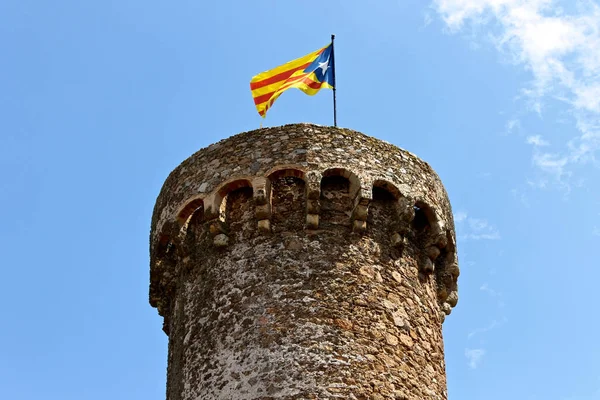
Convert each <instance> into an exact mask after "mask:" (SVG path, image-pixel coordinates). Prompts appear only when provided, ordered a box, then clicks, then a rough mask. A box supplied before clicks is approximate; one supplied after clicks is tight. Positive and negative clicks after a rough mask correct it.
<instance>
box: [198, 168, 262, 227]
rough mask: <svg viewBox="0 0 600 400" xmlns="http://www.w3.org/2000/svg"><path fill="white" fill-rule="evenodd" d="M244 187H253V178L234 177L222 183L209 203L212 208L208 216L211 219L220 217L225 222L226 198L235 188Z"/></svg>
mask: <svg viewBox="0 0 600 400" xmlns="http://www.w3.org/2000/svg"><path fill="white" fill-rule="evenodd" d="M242 188H250V189H252V180H251V179H249V178H238V179H232V180H229V181H227V182H224V183H222V184H221V185H220V186H219V187H218V188H217V190H215V193H214V194H213V198H212V201H211V202H210V203H211V204H210V205H209V207H207V208H209V209H210V210H207V211H208V214H210V215H209V216H208V217H209V218H210V219H214V218H219V219H220V220H221V221H223V222H225V205H226V204H225V200H226V199H225V198H226V197H227V195H228V194H229V193H231V192H233V191H235V190H238V189H242Z"/></svg>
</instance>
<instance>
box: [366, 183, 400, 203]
mask: <svg viewBox="0 0 600 400" xmlns="http://www.w3.org/2000/svg"><path fill="white" fill-rule="evenodd" d="M376 188H377V189H381V190H385V191H387V192H388V193H389V194H390V195H391V196H392V197H393V198H394V199H395V200H398V199H400V198H401V197H403V196H402V193H401V192H400V189H398V187H397V186H396V185H394V184H393V183H391V182H390V181H388V180H385V179H375V180H374V181H373V189H372V190H373V191H375V189H376Z"/></svg>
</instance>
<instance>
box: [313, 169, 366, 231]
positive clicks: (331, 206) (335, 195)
mask: <svg viewBox="0 0 600 400" xmlns="http://www.w3.org/2000/svg"><path fill="white" fill-rule="evenodd" d="M360 188H361V185H360V179H359V178H358V176H357V175H356V174H354V173H353V172H351V171H349V170H347V169H344V168H330V169H327V170H325V171H324V172H323V177H322V179H321V196H320V203H321V217H320V227H321V228H323V229H333V230H340V229H342V230H344V229H351V228H352V211H353V209H354V202H355V199H356V197H357V195H358V194H359V193H360Z"/></svg>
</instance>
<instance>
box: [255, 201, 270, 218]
mask: <svg viewBox="0 0 600 400" xmlns="http://www.w3.org/2000/svg"><path fill="white" fill-rule="evenodd" d="M270 218H271V205H270V204H268V203H267V204H262V205H258V206H256V219H258V220H261V219H270Z"/></svg>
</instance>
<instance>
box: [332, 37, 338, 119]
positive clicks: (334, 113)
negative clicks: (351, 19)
mask: <svg viewBox="0 0 600 400" xmlns="http://www.w3.org/2000/svg"><path fill="white" fill-rule="evenodd" d="M334 39H335V35H333V34H332V35H331V69H333V126H337V107H336V103H335V54H334V51H333V41H334Z"/></svg>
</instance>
